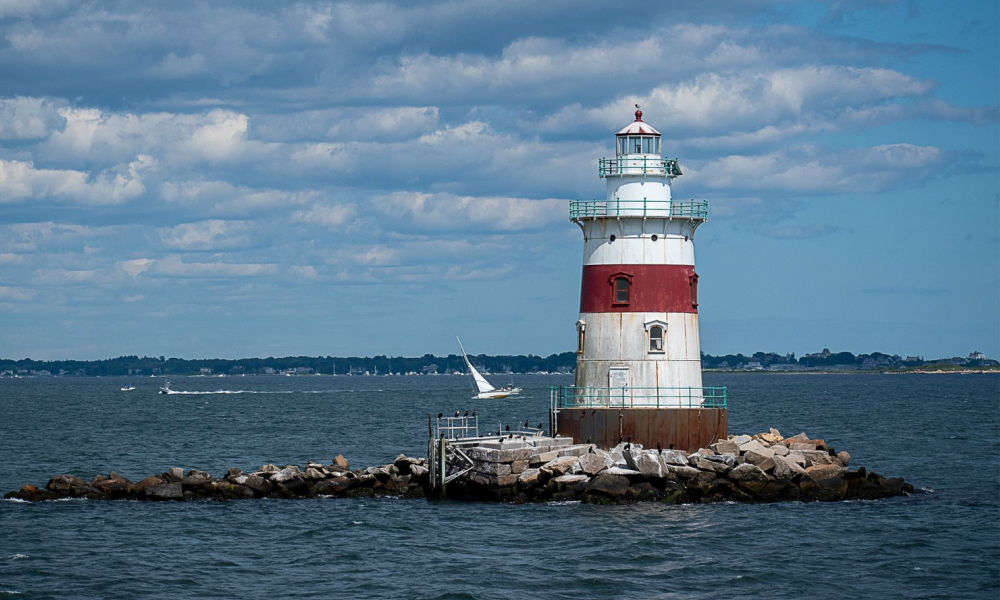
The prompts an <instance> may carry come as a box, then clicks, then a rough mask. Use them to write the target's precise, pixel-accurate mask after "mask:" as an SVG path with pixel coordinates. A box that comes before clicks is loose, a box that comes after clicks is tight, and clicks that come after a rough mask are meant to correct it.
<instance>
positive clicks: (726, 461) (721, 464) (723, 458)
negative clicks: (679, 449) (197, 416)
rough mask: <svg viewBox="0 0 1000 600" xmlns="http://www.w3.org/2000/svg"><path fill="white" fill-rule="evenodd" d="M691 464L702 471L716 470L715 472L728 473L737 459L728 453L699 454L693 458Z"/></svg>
mask: <svg viewBox="0 0 1000 600" xmlns="http://www.w3.org/2000/svg"><path fill="white" fill-rule="evenodd" d="M691 466H693V467H696V468H698V469H701V470H702V471H714V472H715V473H726V472H727V471H729V470H730V469H732V468H733V467H735V466H736V460H735V459H734V458H733V457H732V456H729V455H728V454H722V455H716V456H698V455H695V456H693V457H692V458H691Z"/></svg>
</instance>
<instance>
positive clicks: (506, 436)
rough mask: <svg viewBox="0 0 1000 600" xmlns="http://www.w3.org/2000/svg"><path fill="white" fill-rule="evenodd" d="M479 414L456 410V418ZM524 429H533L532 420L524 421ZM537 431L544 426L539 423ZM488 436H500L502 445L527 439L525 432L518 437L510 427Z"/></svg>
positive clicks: (440, 416)
mask: <svg viewBox="0 0 1000 600" xmlns="http://www.w3.org/2000/svg"><path fill="white" fill-rule="evenodd" d="M477 414H478V413H477V412H476V411H475V410H473V411H472V412H471V413H470V412H469V411H465V413H464V414H463V413H462V411H460V410H456V411H455V418H459V417H470V416H471V417H475V416H477ZM437 417H438V419H439V420H440V419H443V418H444V413H438V416H437ZM524 428H525V429H529V428H531V421H530V420H528V419H525V420H524ZM535 429H537V430H538V431H542V429H543V425H542V424H541V423H539V424H538V426H537V427H536V428H535ZM486 435H487V436H500V443H503V442H504V440H513V439H516V438H524V437H526V436H525V435H524V433H523V432H522V433H521V434H520V435H518V434H517V432H515V433H511V431H510V425H507V426H506V427H504V429H503V430H500V429H498V430H496V431H491V432H489V433H487V434H486Z"/></svg>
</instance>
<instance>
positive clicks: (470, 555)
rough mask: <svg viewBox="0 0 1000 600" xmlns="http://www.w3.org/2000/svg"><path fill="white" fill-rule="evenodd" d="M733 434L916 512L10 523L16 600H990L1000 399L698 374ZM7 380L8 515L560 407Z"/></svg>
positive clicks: (1, 446) (2, 559)
mask: <svg viewBox="0 0 1000 600" xmlns="http://www.w3.org/2000/svg"><path fill="white" fill-rule="evenodd" d="M705 379H706V385H725V386H728V387H729V395H730V432H731V433H756V432H759V431H766V430H767V428H768V427H776V428H778V429H780V430H781V432H782V433H783V434H785V435H793V434H795V433H799V432H800V431H805V432H806V433H808V434H809V435H810V436H813V437H822V438H824V439H826V440H827V442H828V443H829V444H830V445H833V446H834V447H836V448H837V449H838V450H847V451H848V452H850V453H851V455H852V466H858V465H864V466H866V467H868V468H869V469H870V470H874V471H876V472H878V473H880V474H882V475H885V476H902V477H905V478H906V480H907V481H909V482H910V483H912V484H913V485H914V486H915V487H916V488H917V490H918V492H917V493H915V494H913V495H912V496H909V497H905V498H894V499H890V500H883V501H871V502H838V503H785V504H768V505H740V504H715V505H682V506H669V505H656V504H638V505H632V506H591V505H586V504H578V503H564V504H558V503H556V504H540V505H522V506H511V505H494V504H464V503H455V502H436V503H429V502H427V501H424V500H399V499H390V498H376V499H315V500H253V501H243V502H230V503H212V502H199V503H145V502H93V501H86V500H68V501H60V502H50V503H38V504H28V503H22V502H11V501H5V502H0V596H5V595H12V596H13V597H19V598H110V597H114V598H121V599H128V598H171V599H176V598H206V597H207V598H318V597H344V598H435V599H445V598H456V599H460V598H482V599H501V598H706V599H707V598H713V599H718V598H761V597H766V598H790V599H792V598H794V599H800V598H803V597H815V598H989V599H996V598H997V597H1000V376H996V375H871V374H864V375H863V374H852V375H776V374H719V373H709V374H706V378H705ZM127 382H128V381H127V380H125V379H106V378H105V379H57V378H51V379H17V380H12V379H5V380H0V492H6V491H10V490H14V489H18V488H19V487H20V486H21V485H23V484H25V483H35V484H38V485H44V484H45V482H46V481H47V480H48V478H49V477H50V476H51V475H55V474H61V473H73V474H76V475H78V476H80V477H82V478H84V479H89V478H90V477H92V476H93V475H94V474H96V473H104V474H107V473H108V472H109V471H111V470H115V471H117V472H119V473H121V474H122V475H125V476H126V477H128V478H130V479H133V480H138V479H140V478H142V477H145V476H147V475H152V474H155V473H159V472H162V471H163V470H165V469H166V468H168V467H175V466H176V467H182V468H184V469H185V470H187V469H191V468H198V469H202V470H207V471H209V472H210V473H212V474H213V475H215V476H220V475H222V474H223V473H224V471H225V469H227V468H229V467H232V466H236V467H240V468H242V469H244V470H249V469H252V468H255V467H257V466H259V465H261V464H263V463H269V462H271V463H277V464H284V463H294V464H298V465H303V464H304V463H305V462H307V461H309V460H319V461H322V462H324V463H325V464H328V463H329V461H330V460H331V459H332V458H333V457H334V456H336V455H337V454H338V453H342V454H344V456H345V457H347V458H348V460H349V461H350V462H351V464H352V466H370V465H376V464H384V463H386V462H389V461H391V460H392V459H394V458H395V457H396V455H397V454H399V453H405V454H407V455H411V456H423V455H425V453H426V440H427V415H428V414H434V415H436V414H437V413H438V412H446V413H447V412H453V411H455V410H462V411H464V410H466V409H473V408H475V409H477V410H478V414H479V415H480V424H481V430H482V431H484V432H485V431H487V430H488V429H490V428H493V429H496V428H497V427H500V426H503V425H506V424H512V425H513V424H515V423H522V424H523V423H524V421H525V420H528V421H529V422H530V423H531V424H533V425H535V424H537V423H538V422H543V423H546V424H547V422H548V419H547V409H548V387H549V386H550V385H559V384H567V383H569V378H568V377H565V376H515V379H514V382H515V383H516V384H517V385H519V386H522V387H524V389H525V392H524V395H523V396H521V397H519V398H516V399H508V400H503V401H489V402H484V401H472V400H467V398H468V395H469V390H470V388H469V382H468V380H467V379H465V378H462V377H451V376H438V377H336V378H333V377H227V378H186V379H185V378H177V379H175V380H174V381H173V387H174V388H175V389H177V390H185V391H208V392H215V393H211V394H177V395H170V396H164V395H158V394H157V393H156V389H157V387H158V386H159V385H161V384H162V382H163V380H162V379H152V378H146V379H137V380H133V382H134V383H135V385H136V386H137V388H138V389H137V390H136V391H133V392H128V393H123V392H121V391H119V388H120V387H121V386H122V385H124V384H125V383H127Z"/></svg>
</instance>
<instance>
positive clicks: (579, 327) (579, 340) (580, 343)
mask: <svg viewBox="0 0 1000 600" xmlns="http://www.w3.org/2000/svg"><path fill="white" fill-rule="evenodd" d="M586 331H587V324H586V323H584V322H583V321H577V322H576V353H577V354H583V348H584V343H585V342H586V341H587V337H586V335H585V334H586Z"/></svg>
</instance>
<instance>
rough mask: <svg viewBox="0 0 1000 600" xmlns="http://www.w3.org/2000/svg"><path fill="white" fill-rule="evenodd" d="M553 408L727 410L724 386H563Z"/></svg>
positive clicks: (552, 392)
mask: <svg viewBox="0 0 1000 600" xmlns="http://www.w3.org/2000/svg"><path fill="white" fill-rule="evenodd" d="M549 393H550V399H551V405H552V407H553V408H555V409H562V408H726V402H727V398H726V388H724V387H652V388H634V387H624V388H610V387H576V386H572V385H570V386H559V387H552V388H550V389H549Z"/></svg>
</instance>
